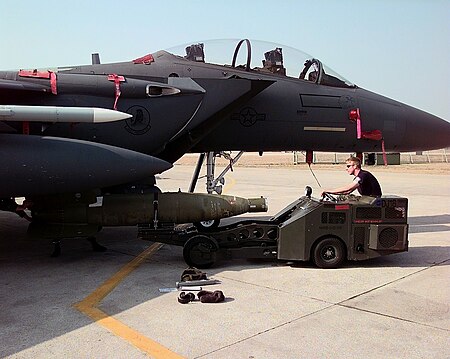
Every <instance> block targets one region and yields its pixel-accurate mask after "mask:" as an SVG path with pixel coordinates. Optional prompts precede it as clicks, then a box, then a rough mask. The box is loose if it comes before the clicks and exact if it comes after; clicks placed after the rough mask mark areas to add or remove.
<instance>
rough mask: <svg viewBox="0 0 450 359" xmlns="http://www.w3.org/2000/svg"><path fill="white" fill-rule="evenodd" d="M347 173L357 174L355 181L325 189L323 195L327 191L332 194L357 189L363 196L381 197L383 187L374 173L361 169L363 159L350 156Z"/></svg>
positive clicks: (346, 192)
mask: <svg viewBox="0 0 450 359" xmlns="http://www.w3.org/2000/svg"><path fill="white" fill-rule="evenodd" d="M345 162H346V164H347V173H348V174H349V175H351V176H355V178H354V179H353V182H352V183H350V184H348V185H346V186H342V187H338V188H335V189H326V190H323V192H322V196H323V194H324V193H325V192H327V193H331V194H350V193H352V192H353V191H354V190H355V189H358V192H359V194H360V195H361V196H371V197H380V196H381V187H380V184H379V183H378V181H377V179H376V178H375V176H374V175H373V174H371V173H370V172H368V171H364V170H363V169H361V161H360V159H359V158H357V157H350V158H348V159H347V160H346V161H345Z"/></svg>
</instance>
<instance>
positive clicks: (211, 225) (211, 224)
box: [194, 219, 220, 232]
mask: <svg viewBox="0 0 450 359" xmlns="http://www.w3.org/2000/svg"><path fill="white" fill-rule="evenodd" d="M219 223H220V219H210V220H209V221H200V222H195V223H194V226H195V227H197V230H199V231H203V232H212V231H214V230H215V229H216V228H217V227H219Z"/></svg>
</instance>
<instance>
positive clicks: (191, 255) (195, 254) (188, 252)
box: [183, 235, 219, 268]
mask: <svg viewBox="0 0 450 359" xmlns="http://www.w3.org/2000/svg"><path fill="white" fill-rule="evenodd" d="M218 249H219V245H218V244H217V242H216V241H215V240H214V239H212V238H210V237H207V236H202V235H197V236H194V237H192V238H190V239H188V240H187V241H186V243H185V244H184V247H183V258H184V260H185V262H186V263H187V264H188V265H189V266H191V267H197V268H209V267H211V266H212V265H213V264H214V263H215V262H216V258H217V250H218Z"/></svg>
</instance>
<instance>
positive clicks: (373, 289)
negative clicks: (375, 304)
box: [336, 259, 450, 305]
mask: <svg viewBox="0 0 450 359" xmlns="http://www.w3.org/2000/svg"><path fill="white" fill-rule="evenodd" d="M449 260H450V259H444V260H443V261H440V262H438V263H434V264H432V265H430V266H428V267H425V268H422V269H419V270H417V271H415V272H412V273H409V274H406V275H404V276H402V277H400V278H397V279H393V280H391V281H390V282H387V283H384V284H381V285H379V286H377V287H375V288H372V289H369V290H366V291H364V292H361V293H359V294H356V295H354V296H351V297H350V298H347V299H344V300H343V301H340V302H339V303H336V304H338V305H339V304H343V303H345V302H347V301H349V300H352V299H355V298H358V297H360V296H362V295H365V294H368V293H370V292H373V291H375V290H378V289H381V288H384V287H386V286H388V285H391V284H393V283H395V282H398V281H400V280H403V279H405V278H408V277H411V276H413V275H416V274H418V273H421V272H423V271H426V270H428V269H430V268H433V267H436V266H439V265H441V264H444V263H445V262H448V261H449Z"/></svg>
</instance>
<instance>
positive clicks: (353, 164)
mask: <svg viewBox="0 0 450 359" xmlns="http://www.w3.org/2000/svg"><path fill="white" fill-rule="evenodd" d="M345 163H346V165H347V173H348V174H349V175H357V173H358V172H359V170H360V169H361V161H360V159H359V158H358V157H353V156H352V157H349V158H347V160H346V161H345ZM355 170H357V173H355Z"/></svg>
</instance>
